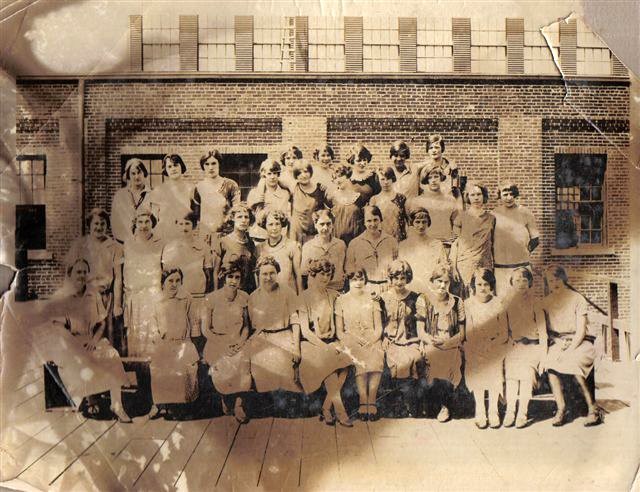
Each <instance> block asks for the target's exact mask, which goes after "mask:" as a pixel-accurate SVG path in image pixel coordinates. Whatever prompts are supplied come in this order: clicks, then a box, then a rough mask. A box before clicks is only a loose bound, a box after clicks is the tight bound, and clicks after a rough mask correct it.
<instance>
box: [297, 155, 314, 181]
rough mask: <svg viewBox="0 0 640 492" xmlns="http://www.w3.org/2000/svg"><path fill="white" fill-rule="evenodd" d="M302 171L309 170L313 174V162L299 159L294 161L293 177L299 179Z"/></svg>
mask: <svg viewBox="0 0 640 492" xmlns="http://www.w3.org/2000/svg"><path fill="white" fill-rule="evenodd" d="M302 171H307V172H308V173H309V175H310V176H313V166H312V165H311V163H310V162H307V161H303V160H301V159H298V160H296V161H295V162H294V163H293V178H294V179H298V176H300V173H301V172H302Z"/></svg>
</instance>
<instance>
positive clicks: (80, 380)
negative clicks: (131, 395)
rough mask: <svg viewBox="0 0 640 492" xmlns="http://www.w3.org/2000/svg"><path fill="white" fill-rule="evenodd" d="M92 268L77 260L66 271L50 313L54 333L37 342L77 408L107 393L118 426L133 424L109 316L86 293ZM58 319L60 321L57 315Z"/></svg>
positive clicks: (95, 296)
mask: <svg viewBox="0 0 640 492" xmlns="http://www.w3.org/2000/svg"><path fill="white" fill-rule="evenodd" d="M90 271H91V269H90V267H89V263H88V262H87V261H86V260H85V259H83V258H77V259H75V260H74V261H73V262H72V263H71V264H70V265H69V266H68V267H67V277H66V280H65V285H64V287H63V288H62V289H61V290H60V291H59V292H57V293H56V294H55V295H54V297H53V299H52V301H50V304H51V309H50V310H49V313H50V314H52V315H53V316H54V319H53V322H52V324H53V327H54V328H63V330H54V331H53V332H52V333H50V334H48V335H47V336H46V338H43V339H41V340H39V341H38V343H41V344H43V348H44V350H45V352H47V355H48V357H47V358H49V359H51V360H53V361H54V362H55V363H56V364H57V365H58V370H59V374H60V378H61V379H62V382H63V383H64V386H65V388H66V390H67V394H68V395H69V396H70V397H71V400H73V402H74V403H75V404H77V405H78V404H80V402H81V401H82V398H83V397H87V396H90V395H95V394H98V393H102V392H105V391H108V392H109V393H110V396H111V411H112V412H113V413H114V414H115V416H116V417H117V418H118V420H120V422H127V423H128V422H131V419H130V418H129V416H128V415H127V414H126V412H125V411H124V409H123V407H122V399H121V388H122V386H123V385H125V384H126V382H127V377H126V375H125V372H124V368H123V367H122V361H121V360H120V356H119V355H118V352H117V351H116V350H115V349H114V348H113V347H112V346H111V345H110V344H109V342H108V341H107V340H106V339H105V338H103V334H104V328H105V317H106V315H107V311H106V310H105V307H104V304H103V303H102V299H100V296H99V294H97V293H95V292H93V291H91V290H90V289H88V288H87V278H88V276H89V275H90ZM58 314H60V316H59V317H58V316H57V315H58Z"/></svg>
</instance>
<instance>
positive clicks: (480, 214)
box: [451, 183, 496, 296]
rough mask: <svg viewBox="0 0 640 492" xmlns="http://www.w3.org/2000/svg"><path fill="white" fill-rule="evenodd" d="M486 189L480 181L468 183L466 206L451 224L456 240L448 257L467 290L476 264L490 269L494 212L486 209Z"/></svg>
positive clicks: (465, 197) (494, 221) (477, 266)
mask: <svg viewBox="0 0 640 492" xmlns="http://www.w3.org/2000/svg"><path fill="white" fill-rule="evenodd" d="M488 200H489V192H488V191H487V188H485V187H484V186H482V185H479V184H476V183H473V184H471V185H469V186H467V189H466V190H465V193H464V201H465V202H466V203H467V205H468V206H467V209H466V210H465V211H463V212H462V213H460V214H459V215H457V216H456V218H455V220H454V223H453V227H454V234H455V236H457V240H456V242H455V243H454V245H453V247H452V248H451V258H452V260H453V262H454V263H455V266H456V270H457V272H458V275H459V276H460V280H461V281H462V283H463V285H464V289H465V296H468V294H469V283H470V282H471V276H472V275H473V273H474V272H475V271H476V270H477V269H478V268H487V269H489V270H493V232H494V229H495V226H496V218H495V216H494V215H493V214H492V213H491V212H489V211H487V210H485V208H484V205H485V203H487V201H488Z"/></svg>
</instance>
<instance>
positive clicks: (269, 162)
mask: <svg viewBox="0 0 640 492" xmlns="http://www.w3.org/2000/svg"><path fill="white" fill-rule="evenodd" d="M268 172H274V173H278V174H280V173H281V172H282V166H281V165H280V163H279V162H278V161H277V160H275V159H265V160H264V161H262V164H260V174H267V173H268Z"/></svg>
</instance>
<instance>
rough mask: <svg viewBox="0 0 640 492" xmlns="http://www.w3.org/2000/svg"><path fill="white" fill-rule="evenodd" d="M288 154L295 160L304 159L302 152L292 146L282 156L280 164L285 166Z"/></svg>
mask: <svg viewBox="0 0 640 492" xmlns="http://www.w3.org/2000/svg"><path fill="white" fill-rule="evenodd" d="M287 154H291V155H292V156H293V158H294V159H302V151H301V150H300V149H299V148H298V147H296V146H295V145H292V146H291V147H289V148H288V149H287V150H285V151H284V152H283V153H282V154H280V164H282V165H283V166H284V165H285V160H286V157H287Z"/></svg>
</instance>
